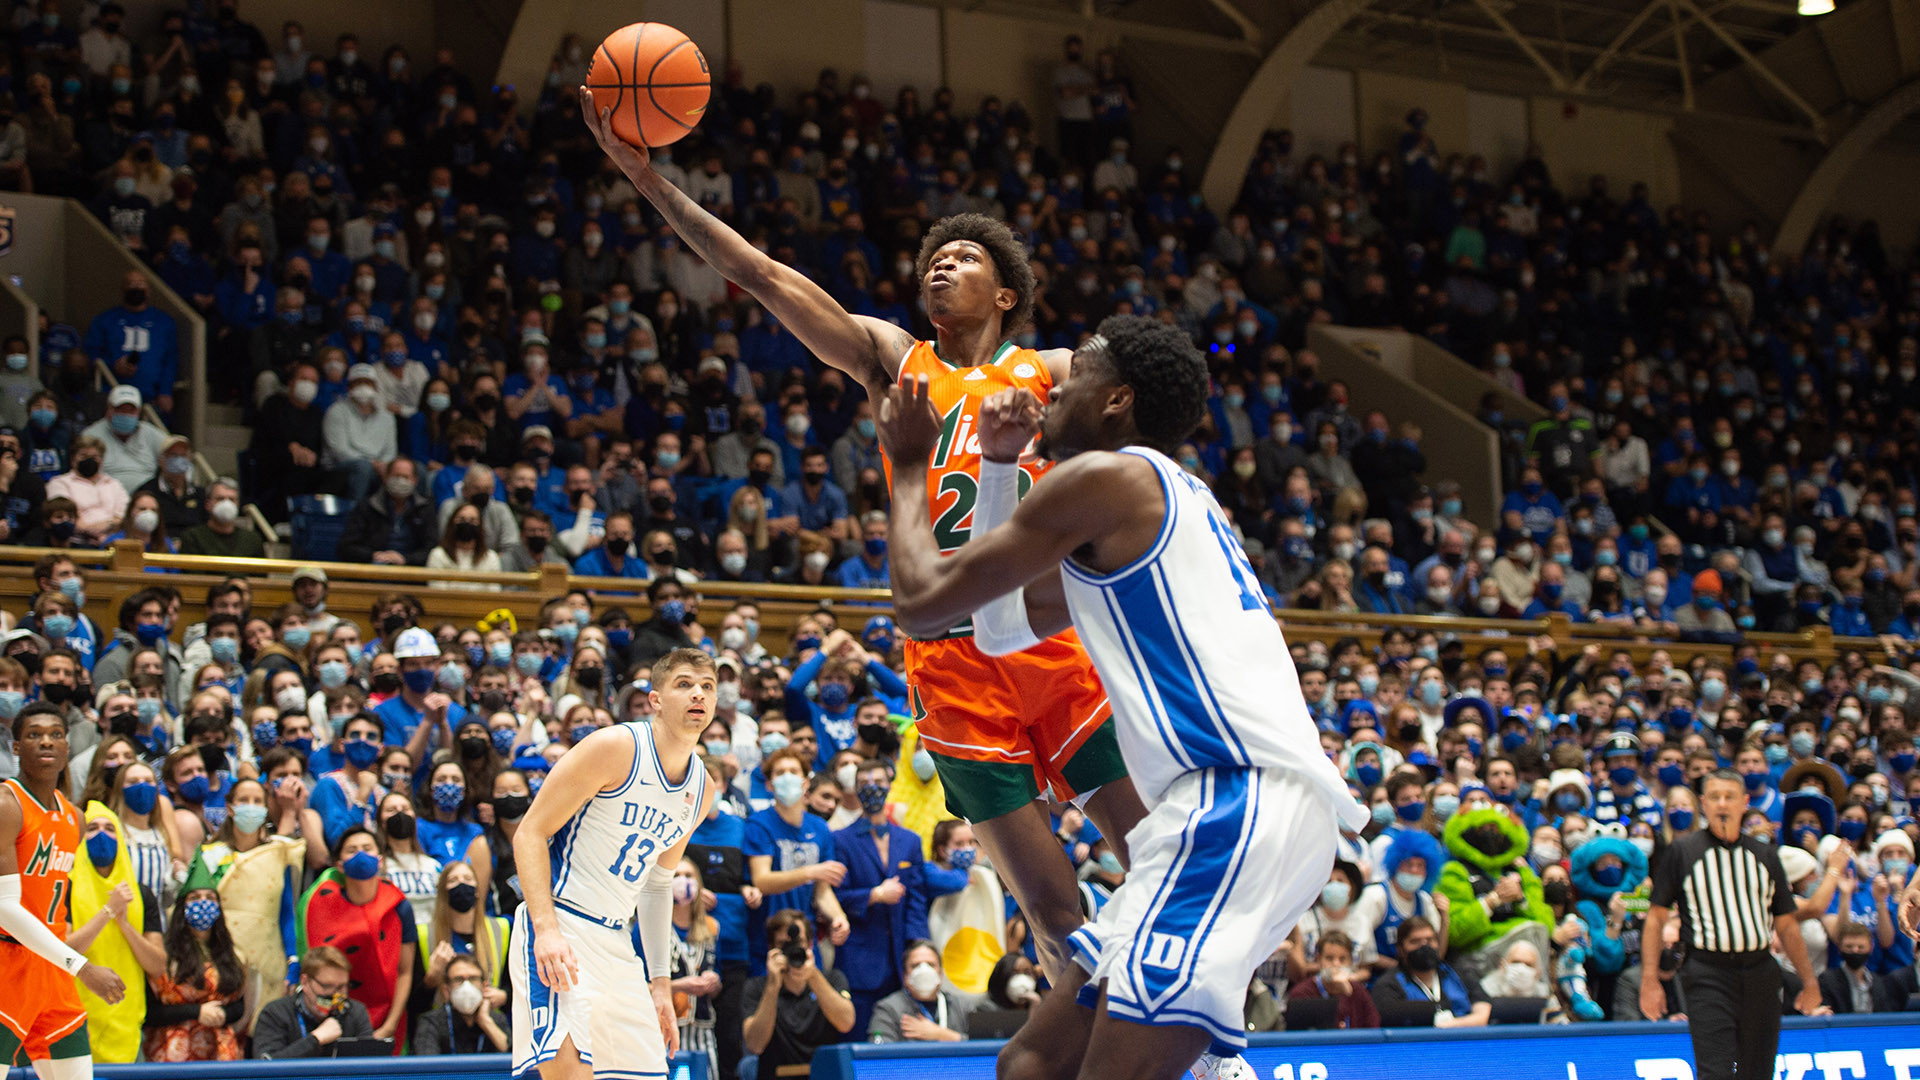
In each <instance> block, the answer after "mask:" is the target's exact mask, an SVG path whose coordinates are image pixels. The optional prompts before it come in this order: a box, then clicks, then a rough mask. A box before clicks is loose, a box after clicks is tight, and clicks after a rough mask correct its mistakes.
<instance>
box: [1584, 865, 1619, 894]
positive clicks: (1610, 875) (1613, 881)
mask: <svg viewBox="0 0 1920 1080" xmlns="http://www.w3.org/2000/svg"><path fill="white" fill-rule="evenodd" d="M1591 873H1592V874H1593V883H1594V884H1595V885H1598V886H1600V887H1601V888H1603V889H1611V888H1615V887H1617V886H1618V885H1619V884H1620V882H1621V881H1622V880H1624V879H1625V878H1626V876H1627V868H1626V867H1624V866H1596V867H1594V868H1593V870H1592V871H1591Z"/></svg>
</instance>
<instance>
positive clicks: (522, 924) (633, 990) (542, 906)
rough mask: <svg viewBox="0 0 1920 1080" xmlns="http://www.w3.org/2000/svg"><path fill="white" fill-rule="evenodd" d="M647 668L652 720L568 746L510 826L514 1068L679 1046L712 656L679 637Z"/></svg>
mask: <svg viewBox="0 0 1920 1080" xmlns="http://www.w3.org/2000/svg"><path fill="white" fill-rule="evenodd" d="M652 675H653V690H652V692H651V695H650V696H651V697H652V700H653V707H654V714H653V717H652V718H651V720H650V721H649V722H634V723H627V724H616V725H614V726H613V727H610V728H602V729H601V730H599V731H597V732H594V733H593V734H592V735H589V736H587V738H586V739H584V740H582V741H581V742H580V743H579V745H577V746H575V747H574V748H573V749H572V750H570V751H568V752H567V753H566V755H565V756H563V757H561V759H560V761H559V763H558V764H556V765H555V766H554V767H553V771H552V772H551V773H550V774H548V776H547V782H546V783H545V784H542V785H541V787H540V794H539V795H538V796H536V797H535V798H534V800H533V806H532V807H531V808H530V809H528V811H527V816H526V817H525V818H523V819H522V820H521V823H520V831H519V832H518V833H517V834H515V836H514V838H513V854H514V861H515V865H516V866H518V867H519V872H520V888H521V890H522V893H523V895H524V897H525V902H524V903H522V904H521V905H520V910H519V911H518V912H517V913H516V914H515V915H514V926H513V937H512V952H513V955H512V956H511V957H510V961H511V963H512V964H513V965H514V968H513V1075H514V1076H515V1077H524V1076H526V1075H527V1074H529V1073H531V1072H533V1071H534V1070H535V1069H538V1070H539V1072H540V1075H541V1077H542V1078H543V1080H586V1078H587V1077H589V1076H592V1077H595V1078H599V1080H642V1078H649V1077H661V1076H665V1075H666V1072H667V1060H668V1058H670V1057H671V1056H672V1054H673V1053H674V1051H676V1050H678V1049H679V1046H680V1036H679V1025H678V1023H677V1022H676V1020H675V1017H674V1011H673V993H672V991H671V989H670V988H669V979H670V978H671V977H672V974H673V939H674V938H673V924H672V920H673V892H672V889H673V871H674V868H675V867H677V866H679V865H680V856H681V854H682V852H684V851H685V850H686V847H687V837H688V836H689V835H690V834H691V833H692V831H693V828H694V826H695V825H697V824H699V823H700V822H702V821H704V820H706V817H707V809H708V807H709V806H711V805H712V802H713V794H714V793H713V792H712V791H710V790H708V787H707V771H706V769H705V768H703V767H702V766H701V764H700V762H699V760H698V759H697V758H696V757H695V756H694V748H695V747H696V746H698V745H700V733H701V731H703V730H704V729H705V728H706V726H707V724H709V723H710V722H712V720H713V710H714V702H715V700H716V696H715V693H714V689H715V687H714V667H713V659H712V658H711V657H709V656H708V655H707V654H706V653H704V652H701V651H700V650H698V649H675V650H674V651H672V652H670V653H668V654H667V655H666V656H663V657H661V658H660V660H659V662H658V663H656V664H654V665H653V672H652ZM649 997H651V1001H649V1000H648V999H649ZM649 1015H651V1016H652V1018H653V1019H654V1020H655V1021H656V1022H654V1023H648V1017H649Z"/></svg>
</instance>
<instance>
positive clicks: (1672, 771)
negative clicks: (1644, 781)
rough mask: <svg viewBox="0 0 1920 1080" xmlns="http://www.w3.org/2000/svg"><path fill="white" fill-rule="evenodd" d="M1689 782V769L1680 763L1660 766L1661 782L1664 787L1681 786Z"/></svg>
mask: <svg viewBox="0 0 1920 1080" xmlns="http://www.w3.org/2000/svg"><path fill="white" fill-rule="evenodd" d="M1686 782H1687V771H1686V770H1685V769H1682V768H1681V767H1680V766H1678V765H1662V766H1660V783H1661V785H1662V786H1664V787H1679V786H1680V785H1681V784H1684V783H1686Z"/></svg>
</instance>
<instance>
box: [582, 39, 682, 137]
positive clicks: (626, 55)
mask: <svg viewBox="0 0 1920 1080" xmlns="http://www.w3.org/2000/svg"><path fill="white" fill-rule="evenodd" d="M587 89H588V90H590V91H592V92H593V102H594V106H595V107H596V108H598V109H602V110H606V109H612V110H613V133H614V134H615V135H618V136H620V137H621V138H622V139H625V140H626V141H628V142H630V143H632V144H633V145H635V146H665V145H666V144H668V143H670V142H673V141H674V140H676V139H679V138H682V137H684V136H685V135H686V134H687V132H689V131H692V130H693V128H694V125H695V124H698V123H699V122H700V117H701V115H702V114H704V113H705V112H706V111H707V97H708V95H709V94H710V93H711V92H712V89H713V78H712V76H711V75H710V74H709V73H708V71H707V58H706V57H704V56H702V55H700V49H699V47H698V46H696V45H695V44H694V43H693V42H692V41H690V40H688V39H687V35H685V34H683V33H681V32H680V31H678V30H675V29H674V28H673V27H671V26H668V25H667V24H666V23H656V22H642V23H634V24H632V25H630V26H623V27H621V28H620V29H618V30H615V31H614V32H613V33H611V34H608V35H607V40H605V41H603V42H601V43H600V48H599V49H598V50H596V51H595V52H594V54H593V67H591V68H590V69H588V71H587Z"/></svg>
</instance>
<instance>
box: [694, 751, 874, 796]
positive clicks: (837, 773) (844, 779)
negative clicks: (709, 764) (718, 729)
mask: <svg viewBox="0 0 1920 1080" xmlns="http://www.w3.org/2000/svg"><path fill="white" fill-rule="evenodd" d="M720 753H723V754H724V753H726V751H725V750H722V751H720ZM859 774H860V768H859V766H857V765H855V764H854V763H853V762H848V763H846V764H845V765H842V766H840V767H839V768H838V769H835V770H834V772H833V779H834V782H836V783H838V784H839V785H840V788H841V790H843V791H847V790H851V789H852V788H853V785H854V782H855V779H856V778H857V777H858V776H859Z"/></svg>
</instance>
